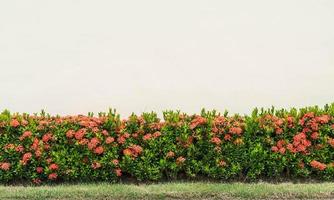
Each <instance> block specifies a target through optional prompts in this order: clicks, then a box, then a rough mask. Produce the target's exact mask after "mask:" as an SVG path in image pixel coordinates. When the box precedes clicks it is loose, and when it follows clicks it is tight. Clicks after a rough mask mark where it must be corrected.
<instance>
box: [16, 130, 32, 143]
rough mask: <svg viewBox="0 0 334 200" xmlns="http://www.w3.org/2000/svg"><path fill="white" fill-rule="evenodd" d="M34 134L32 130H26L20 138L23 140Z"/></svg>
mask: <svg viewBox="0 0 334 200" xmlns="http://www.w3.org/2000/svg"><path fill="white" fill-rule="evenodd" d="M31 136H32V133H31V131H24V132H23V134H22V135H21V136H20V137H19V140H20V141H22V140H24V139H26V138H29V137H31Z"/></svg>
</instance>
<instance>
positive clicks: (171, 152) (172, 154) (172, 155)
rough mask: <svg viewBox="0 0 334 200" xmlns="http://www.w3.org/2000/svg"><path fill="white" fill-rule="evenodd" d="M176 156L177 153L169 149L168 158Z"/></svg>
mask: <svg viewBox="0 0 334 200" xmlns="http://www.w3.org/2000/svg"><path fill="white" fill-rule="evenodd" d="M174 156H175V153H174V152H173V151H169V152H168V153H167V155H166V157H167V158H173V157H174Z"/></svg>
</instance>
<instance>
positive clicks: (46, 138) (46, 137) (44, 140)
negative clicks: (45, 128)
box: [42, 133, 53, 143]
mask: <svg viewBox="0 0 334 200" xmlns="http://www.w3.org/2000/svg"><path fill="white" fill-rule="evenodd" d="M52 139H53V135H52V133H47V134H45V135H43V137H42V141H43V142H44V143H47V142H49V141H50V140H52Z"/></svg>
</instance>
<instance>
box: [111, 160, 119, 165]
mask: <svg viewBox="0 0 334 200" xmlns="http://www.w3.org/2000/svg"><path fill="white" fill-rule="evenodd" d="M111 162H112V163H113V164H114V165H118V164H119V161H118V160H117V159H114V160H112V161H111Z"/></svg>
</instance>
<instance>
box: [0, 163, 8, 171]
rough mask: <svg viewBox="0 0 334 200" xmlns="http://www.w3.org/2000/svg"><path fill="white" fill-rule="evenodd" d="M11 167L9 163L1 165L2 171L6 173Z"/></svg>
mask: <svg viewBox="0 0 334 200" xmlns="http://www.w3.org/2000/svg"><path fill="white" fill-rule="evenodd" d="M10 167H11V164H10V163H8V162H4V163H0V169H1V170H4V171H8V170H9V169H10Z"/></svg>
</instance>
